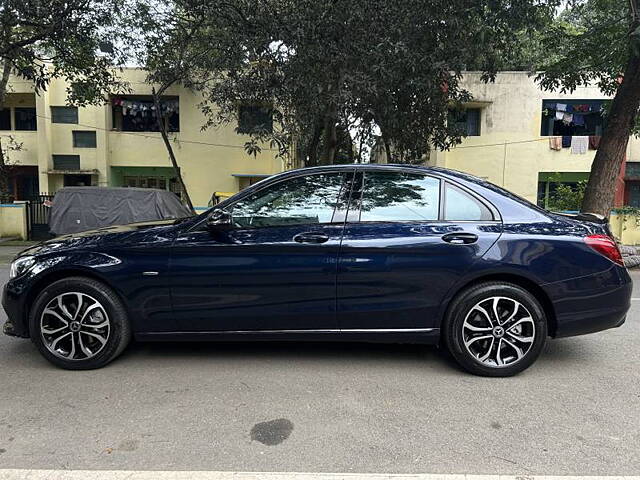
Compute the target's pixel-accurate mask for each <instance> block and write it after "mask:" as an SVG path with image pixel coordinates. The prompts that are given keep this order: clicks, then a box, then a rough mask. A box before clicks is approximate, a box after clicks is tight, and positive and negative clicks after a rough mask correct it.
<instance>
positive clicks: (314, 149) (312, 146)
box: [303, 117, 322, 167]
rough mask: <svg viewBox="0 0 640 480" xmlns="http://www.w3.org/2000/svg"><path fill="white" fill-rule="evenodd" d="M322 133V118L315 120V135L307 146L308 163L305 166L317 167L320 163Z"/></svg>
mask: <svg viewBox="0 0 640 480" xmlns="http://www.w3.org/2000/svg"><path fill="white" fill-rule="evenodd" d="M321 135H322V118H321V117H320V118H318V119H317V120H316V121H315V126H314V129H313V136H312V137H311V141H310V142H309V145H308V148H307V155H306V158H307V164H306V165H303V166H305V167H315V166H316V165H318V146H319V145H320V136H321Z"/></svg>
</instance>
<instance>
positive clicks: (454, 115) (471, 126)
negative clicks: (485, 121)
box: [449, 108, 480, 137]
mask: <svg viewBox="0 0 640 480" xmlns="http://www.w3.org/2000/svg"><path fill="white" fill-rule="evenodd" d="M449 122H452V123H453V124H454V125H455V129H456V132H458V133H459V134H460V135H462V136H463V137H477V136H478V135H480V109H479V108H464V109H461V110H449Z"/></svg>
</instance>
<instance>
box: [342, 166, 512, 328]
mask: <svg viewBox="0 0 640 480" xmlns="http://www.w3.org/2000/svg"><path fill="white" fill-rule="evenodd" d="M349 208H350V209H349V214H348V218H347V223H346V225H345V232H344V235H343V240H342V247H341V253H340V257H339V262H338V289H337V291H338V307H337V309H338V319H339V323H340V328H341V330H343V331H349V330H356V331H357V330H361V329H367V330H371V331H372V330H381V331H390V330H407V329H431V328H437V326H438V324H437V322H438V317H439V309H440V305H441V303H442V300H443V298H444V297H445V295H446V294H447V292H448V291H449V289H450V288H451V287H452V286H453V285H454V284H455V283H456V282H457V281H458V280H459V279H460V278H461V277H462V276H463V275H464V273H465V272H466V271H467V270H468V269H469V267H470V266H471V265H472V264H473V262H475V261H476V260H477V259H479V258H480V257H481V256H482V255H484V253H485V252H486V251H487V250H488V249H489V247H490V246H491V245H492V244H493V243H494V242H495V241H496V240H497V238H498V237H499V235H500V233H501V228H502V227H501V225H502V224H501V222H500V220H499V218H498V214H497V212H496V211H495V209H493V207H491V206H490V205H488V204H486V203H485V202H484V201H483V200H482V199H480V198H478V197H476V196H475V195H474V194H473V193H472V192H470V191H467V190H466V189H465V188H463V187H461V186H459V185H455V184H453V183H451V182H449V181H447V180H445V179H442V178H438V177H435V176H431V175H428V174H426V173H422V172H416V171H415V170H414V171H406V170H400V169H397V168H396V169H390V170H384V169H379V168H378V169H371V170H365V171H362V172H359V173H358V174H357V175H356V177H355V180H354V187H353V193H352V198H351V203H350V207H349Z"/></svg>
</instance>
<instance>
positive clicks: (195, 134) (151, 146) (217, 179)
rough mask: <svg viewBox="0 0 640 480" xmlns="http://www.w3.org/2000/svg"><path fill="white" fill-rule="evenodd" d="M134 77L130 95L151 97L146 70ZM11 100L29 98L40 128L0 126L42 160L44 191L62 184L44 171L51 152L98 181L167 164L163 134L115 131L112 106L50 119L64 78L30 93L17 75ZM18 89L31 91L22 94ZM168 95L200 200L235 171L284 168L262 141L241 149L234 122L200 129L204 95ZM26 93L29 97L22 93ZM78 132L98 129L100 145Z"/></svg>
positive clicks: (60, 102)
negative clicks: (85, 143) (79, 140)
mask: <svg viewBox="0 0 640 480" xmlns="http://www.w3.org/2000/svg"><path fill="white" fill-rule="evenodd" d="M120 75H121V77H122V79H123V80H125V81H126V82H128V83H129V86H130V89H131V91H130V92H127V93H128V94H132V95H149V94H151V86H150V85H147V84H146V83H145V82H144V80H145V73H144V72H143V71H140V70H138V69H124V70H123V71H122V73H121V74H120ZM9 85H10V89H11V92H12V93H11V95H10V96H9V101H16V102H17V101H19V100H25V99H27V98H29V99H30V102H31V105H34V104H35V106H36V114H37V115H38V131H37V132H0V135H5V134H6V135H8V134H11V135H12V136H13V137H14V138H16V140H17V141H20V142H23V144H24V146H23V147H24V148H23V150H22V151H21V152H17V153H16V154H15V156H14V158H15V159H16V161H17V162H19V164H21V165H38V167H39V168H38V171H39V182H40V191H43V192H55V191H56V190H58V189H59V188H61V187H62V186H63V180H64V179H63V176H62V175H51V174H47V172H48V171H50V170H52V169H53V162H52V155H55V154H62V155H65V154H66V155H80V168H81V170H97V171H98V172H99V174H98V176H97V183H98V185H101V186H106V185H109V184H110V182H109V176H110V173H111V167H112V166H129V167H145V166H153V167H169V166H171V163H170V161H169V157H168V154H167V152H166V149H165V147H164V144H163V142H162V139H161V137H160V134H158V133H153V132H140V133H133V132H117V131H114V130H112V119H111V106H110V105H99V106H88V107H84V108H79V109H78V123H79V124H77V125H71V124H59V123H51V107H52V106H65V105H67V84H66V83H65V81H64V80H62V79H56V80H53V81H52V82H51V84H50V85H49V87H48V89H47V90H46V91H44V92H40V94H39V95H37V96H35V95H34V94H33V86H32V85H30V84H29V83H28V82H24V81H20V80H19V79H16V78H12V79H11V80H10V83H9ZM18 93H28V94H29V95H27V96H21V98H18V95H17V94H18ZM166 94H167V95H177V96H178V97H179V99H180V132H178V133H176V134H174V135H173V139H172V145H173V147H174V150H175V154H176V157H177V160H178V163H179V165H180V169H181V172H182V175H183V177H184V180H185V183H186V185H187V188H188V190H189V193H190V195H191V198H192V201H193V203H194V205H195V206H200V207H206V205H207V204H208V202H209V199H210V198H211V195H212V193H213V192H215V191H222V192H236V191H238V190H239V181H238V179H237V178H235V177H233V176H232V174H234V173H240V174H273V173H278V172H281V171H282V170H283V168H284V165H283V162H282V160H280V159H277V158H276V156H275V152H274V151H271V150H270V149H269V146H268V145H262V149H263V150H262V153H260V154H258V155H257V157H255V158H254V157H253V156H249V155H247V153H246V152H245V151H244V143H245V142H246V141H247V140H248V136H246V135H239V134H237V133H236V132H235V127H236V125H235V123H234V124H229V125H225V126H222V127H220V128H216V129H207V130H205V131H202V130H201V127H202V125H203V124H204V120H205V119H204V117H203V115H202V113H201V111H200V109H199V107H198V103H199V102H200V100H201V98H200V97H198V96H197V95H194V94H193V93H191V92H189V91H187V90H185V89H183V88H173V89H170V90H168V91H167V92H166ZM22 97H24V98H22ZM74 130H95V131H96V143H97V148H74V147H73V139H72V132H73V131H74Z"/></svg>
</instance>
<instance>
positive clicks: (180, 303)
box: [171, 169, 352, 332]
mask: <svg viewBox="0 0 640 480" xmlns="http://www.w3.org/2000/svg"><path fill="white" fill-rule="evenodd" d="M351 173H352V172H351V171H350V170H346V169H340V170H332V171H321V172H318V173H314V174H307V175H303V176H296V177H293V178H287V179H285V180H280V181H275V182H273V183H269V184H268V185H266V186H264V187H263V188H260V189H259V190H257V191H255V192H252V193H250V194H248V195H246V196H244V197H242V198H240V199H239V200H238V201H236V202H233V203H232V204H231V205H229V206H227V207H225V210H226V211H228V212H229V213H230V214H231V216H232V219H233V225H234V226H233V228H231V229H230V230H227V231H220V232H216V231H213V232H210V231H208V230H207V228H206V225H205V224H204V223H203V224H201V225H199V226H197V227H196V228H194V229H192V230H191V231H188V232H185V233H184V234H182V235H180V236H179V237H178V238H177V239H176V241H175V243H174V246H173V251H172V257H171V283H172V287H171V291H172V299H173V308H174V314H175V317H176V320H177V322H178V326H179V328H180V330H183V331H196V332H206V331H245V330H251V331H258V330H309V329H321V330H324V329H329V330H336V329H337V319H336V312H335V304H336V297H335V295H336V270H337V256H338V249H339V246H340V240H341V236H342V231H343V228H344V219H345V209H346V201H347V197H346V196H347V195H348V190H347V188H346V187H345V185H346V178H347V176H348V175H350V174H351Z"/></svg>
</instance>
